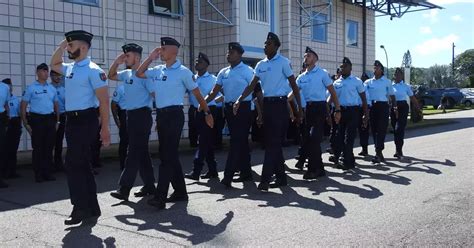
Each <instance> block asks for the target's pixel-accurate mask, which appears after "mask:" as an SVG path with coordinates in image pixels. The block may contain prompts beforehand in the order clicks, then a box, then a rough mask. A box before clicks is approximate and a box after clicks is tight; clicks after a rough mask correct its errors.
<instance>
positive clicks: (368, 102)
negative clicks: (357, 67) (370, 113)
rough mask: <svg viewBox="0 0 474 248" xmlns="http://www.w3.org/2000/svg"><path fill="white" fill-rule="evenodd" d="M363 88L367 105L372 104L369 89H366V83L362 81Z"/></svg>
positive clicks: (360, 102)
mask: <svg viewBox="0 0 474 248" xmlns="http://www.w3.org/2000/svg"><path fill="white" fill-rule="evenodd" d="M364 89H365V99H366V100H367V106H369V107H370V106H372V101H370V95H369V91H368V90H367V84H366V83H364ZM359 106H362V99H361V98H360V97H359Z"/></svg>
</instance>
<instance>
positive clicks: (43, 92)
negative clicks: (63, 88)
mask: <svg viewBox="0 0 474 248" xmlns="http://www.w3.org/2000/svg"><path fill="white" fill-rule="evenodd" d="M46 93H48V91H47V90H46V89H44V90H43V91H35V94H36V95H39V94H46Z"/></svg>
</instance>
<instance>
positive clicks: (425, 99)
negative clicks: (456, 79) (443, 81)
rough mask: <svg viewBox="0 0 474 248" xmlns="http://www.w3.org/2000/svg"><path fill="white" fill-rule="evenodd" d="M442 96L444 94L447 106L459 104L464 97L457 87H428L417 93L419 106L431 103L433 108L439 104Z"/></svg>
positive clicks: (451, 106)
mask: <svg viewBox="0 0 474 248" xmlns="http://www.w3.org/2000/svg"><path fill="white" fill-rule="evenodd" d="M443 96H446V107H447V108H453V107H454V106H455V105H457V104H461V100H462V99H463V98H464V94H463V93H462V92H461V91H460V90H459V89H458V88H446V89H428V90H423V91H420V92H418V94H417V98H418V101H419V102H420V104H421V106H427V105H431V106H433V108H435V109H437V108H438V106H439V105H440V104H441V98H442V97H443Z"/></svg>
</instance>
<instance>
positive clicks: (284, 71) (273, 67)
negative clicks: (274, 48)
mask: <svg viewBox="0 0 474 248" xmlns="http://www.w3.org/2000/svg"><path fill="white" fill-rule="evenodd" d="M292 75H293V70H291V65H290V61H289V60H288V59H287V58H285V57H283V56H282V55H280V54H277V55H275V57H273V58H272V59H271V60H269V59H268V58H265V59H262V60H260V61H259V62H258V63H257V66H256V67H255V76H257V77H258V78H260V84H261V86H262V91H263V96H264V97H275V96H286V95H287V93H286V91H287V88H286V87H285V86H286V85H288V77H290V76H292Z"/></svg>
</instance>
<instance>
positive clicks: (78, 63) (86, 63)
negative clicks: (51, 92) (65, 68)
mask: <svg viewBox="0 0 474 248" xmlns="http://www.w3.org/2000/svg"><path fill="white" fill-rule="evenodd" d="M90 62H91V57H86V58H85V59H83V60H81V61H79V62H75V63H74V64H75V65H77V66H80V67H82V66H86V65H88V64H89V63H90Z"/></svg>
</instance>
